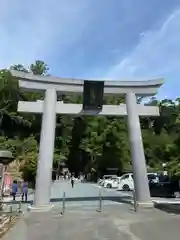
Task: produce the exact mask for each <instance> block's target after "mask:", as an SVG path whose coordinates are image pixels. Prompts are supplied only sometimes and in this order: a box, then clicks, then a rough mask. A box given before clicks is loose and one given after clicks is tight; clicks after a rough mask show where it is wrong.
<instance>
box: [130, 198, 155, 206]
mask: <svg viewBox="0 0 180 240" xmlns="http://www.w3.org/2000/svg"><path fill="white" fill-rule="evenodd" d="M130 203H131V204H132V205H134V201H133V200H131V201H130ZM137 206H138V208H154V203H153V202H152V201H148V202H137Z"/></svg>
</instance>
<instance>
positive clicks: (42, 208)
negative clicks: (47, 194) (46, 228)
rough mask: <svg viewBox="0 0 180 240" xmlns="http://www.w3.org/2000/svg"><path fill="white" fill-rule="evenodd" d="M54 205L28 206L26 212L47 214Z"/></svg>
mask: <svg viewBox="0 0 180 240" xmlns="http://www.w3.org/2000/svg"><path fill="white" fill-rule="evenodd" d="M53 207H54V205H51V204H48V205H43V206H38V207H36V206H34V205H31V206H28V211H29V212H48V211H51V210H52V208H53Z"/></svg>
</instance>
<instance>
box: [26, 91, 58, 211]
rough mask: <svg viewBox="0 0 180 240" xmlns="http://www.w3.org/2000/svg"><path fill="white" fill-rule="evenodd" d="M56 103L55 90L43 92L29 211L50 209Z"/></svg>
mask: <svg viewBox="0 0 180 240" xmlns="http://www.w3.org/2000/svg"><path fill="white" fill-rule="evenodd" d="M56 101H57V93H56V89H54V88H50V89H47V90H46V91H45V98H44V104H43V115H42V125H41V138H40V146H39V155H38V163H37V173H36V190H35V196H34V202H33V206H31V207H30V210H35V211H36V210H38V211H39V210H41V211H46V210H48V209H49V208H51V207H52V205H51V204H50V194H51V183H52V165H53V152H54V139H55V128H56Z"/></svg>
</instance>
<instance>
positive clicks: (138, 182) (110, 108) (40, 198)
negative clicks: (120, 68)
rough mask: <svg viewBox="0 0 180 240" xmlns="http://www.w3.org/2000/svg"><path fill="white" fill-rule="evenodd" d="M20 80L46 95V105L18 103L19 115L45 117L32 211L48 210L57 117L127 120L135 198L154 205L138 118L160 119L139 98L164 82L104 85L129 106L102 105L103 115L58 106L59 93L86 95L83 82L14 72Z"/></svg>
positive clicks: (78, 107) (73, 106)
mask: <svg viewBox="0 0 180 240" xmlns="http://www.w3.org/2000/svg"><path fill="white" fill-rule="evenodd" d="M11 73H12V75H13V76H14V77H16V78H18V79H19V86H20V88H22V89H25V90H26V91H27V90H31V91H32V90H36V91H37V90H38V91H43V92H45V97H44V101H37V102H21V101H20V102H19V104H18V111H19V112H29V113H42V114H43V116H42V127H41V138H40V147H39V156H38V165H37V177H36V190H35V199H34V203H33V206H32V208H31V209H34V210H36V209H38V210H48V209H49V208H50V207H51V205H50V190H51V181H52V163H53V152H54V138H55V127H56V114H61V115H62V114H64V115H94V116H95V115H102V116H103V115H108V116H126V115H127V124H128V133H129V141H130V151H131V160H132V167H133V175H134V185H135V190H136V198H137V201H138V203H139V204H141V205H143V206H147V205H148V206H149V205H152V201H151V198H150V193H149V185H148V179H147V169H146V162H145V156H144V148H143V142H142V136H141V129H140V122H139V116H158V115H159V109H158V107H155V106H144V105H141V104H137V103H136V96H152V95H154V94H156V92H157V89H158V88H159V87H160V86H161V85H162V84H163V80H162V79H158V80H149V81H132V82H130V81H125V82H120V81H119V82H117V81H116V82H112V81H109V82H108V81H107V82H105V84H104V94H105V95H110V94H111V95H120V94H121V95H122V94H123V95H125V99H126V104H120V105H103V108H102V110H101V111H87V112H86V111H83V108H82V104H64V103H63V102H57V93H60V94H63V93H66V94H71V93H75V94H80V93H82V92H83V84H84V81H83V80H72V79H62V78H53V77H47V76H37V75H32V74H29V73H23V72H18V71H11Z"/></svg>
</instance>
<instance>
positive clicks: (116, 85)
mask: <svg viewBox="0 0 180 240" xmlns="http://www.w3.org/2000/svg"><path fill="white" fill-rule="evenodd" d="M11 74H12V75H13V76H14V77H15V78H17V79H18V80H19V86H20V88H22V89H25V90H26V91H27V90H31V91H32V90H33V91H42V90H46V89H48V88H55V89H56V90H57V92H61V93H68V94H69V93H77V94H78V93H83V85H84V81H86V80H82V79H70V78H59V77H52V76H40V75H33V74H32V73H25V72H19V71H15V70H11ZM92 81H95V80H92ZM163 83H164V79H162V78H159V79H152V80H145V81H104V94H105V95H109V94H110V95H121V94H123V95H124V94H126V93H128V92H134V93H136V94H137V95H139V96H153V95H155V94H156V93H157V90H158V88H159V87H160V86H161V85H162V84H163Z"/></svg>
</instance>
